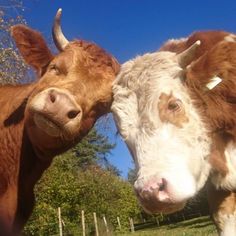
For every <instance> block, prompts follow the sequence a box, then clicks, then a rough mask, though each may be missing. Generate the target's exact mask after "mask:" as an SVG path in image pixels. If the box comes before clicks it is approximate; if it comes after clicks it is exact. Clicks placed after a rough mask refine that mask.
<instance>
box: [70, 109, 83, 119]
mask: <svg viewBox="0 0 236 236" xmlns="http://www.w3.org/2000/svg"><path fill="white" fill-rule="evenodd" d="M79 113H80V111H79V110H72V111H69V112H68V113H67V116H68V118H69V119H74V118H75V117H76V116H77V115H78V114H79Z"/></svg>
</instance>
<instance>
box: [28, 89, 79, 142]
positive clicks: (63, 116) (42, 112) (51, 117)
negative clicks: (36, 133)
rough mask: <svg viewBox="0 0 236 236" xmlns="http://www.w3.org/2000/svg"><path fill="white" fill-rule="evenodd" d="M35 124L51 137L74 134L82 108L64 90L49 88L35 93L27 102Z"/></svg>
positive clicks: (68, 136)
mask: <svg viewBox="0 0 236 236" xmlns="http://www.w3.org/2000/svg"><path fill="white" fill-rule="evenodd" d="M29 111H30V113H31V114H32V115H33V120H34V122H35V124H36V126H37V127H38V128H40V129H42V130H43V131H44V132H46V133H47V134H48V135H50V136H53V137H59V136H64V137H67V138H68V139H70V138H72V137H73V136H75V133H76V131H77V130H78V128H79V126H80V122H81V118H82V109H81V107H80V106H79V105H78V104H77V102H76V101H75V99H74V97H73V96H72V95H71V94H70V93H69V92H67V91H66V90H61V89H57V88H50V89H46V90H44V91H42V92H41V93H39V94H37V95H36V96H35V97H34V98H33V99H32V101H31V102H30V104H29Z"/></svg>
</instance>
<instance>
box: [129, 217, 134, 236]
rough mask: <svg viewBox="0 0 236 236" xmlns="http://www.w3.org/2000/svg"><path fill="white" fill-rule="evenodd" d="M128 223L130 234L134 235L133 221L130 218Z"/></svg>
mask: <svg viewBox="0 0 236 236" xmlns="http://www.w3.org/2000/svg"><path fill="white" fill-rule="evenodd" d="M129 223H130V230H131V233H134V221H133V219H132V218H129Z"/></svg>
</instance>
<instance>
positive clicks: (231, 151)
mask: <svg viewBox="0 0 236 236" xmlns="http://www.w3.org/2000/svg"><path fill="white" fill-rule="evenodd" d="M225 158H226V166H227V167H228V170H229V172H228V173H227V175H226V176H225V177H223V176H222V175H221V174H218V173H214V174H213V175H212V177H211V181H212V183H213V184H214V185H215V186H216V188H217V189H219V188H221V189H225V190H230V191H233V190H235V189H236V146H235V144H233V143H232V142H230V143H229V144H228V145H227V147H226V149H225Z"/></svg>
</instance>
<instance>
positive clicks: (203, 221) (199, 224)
mask: <svg viewBox="0 0 236 236" xmlns="http://www.w3.org/2000/svg"><path fill="white" fill-rule="evenodd" d="M212 224H213V222H212V221H211V220H210V218H208V217H204V218H202V217H201V218H195V219H191V220H187V221H183V222H179V223H175V224H171V225H168V226H167V229H169V230H172V229H175V228H180V227H182V228H186V227H188V228H192V229H193V228H203V227H207V226H209V225H212Z"/></svg>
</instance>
